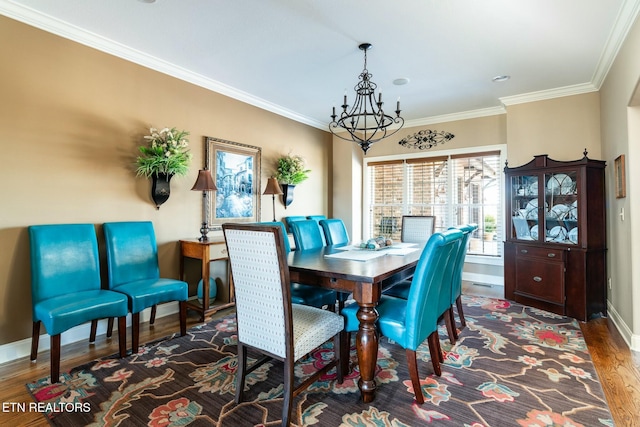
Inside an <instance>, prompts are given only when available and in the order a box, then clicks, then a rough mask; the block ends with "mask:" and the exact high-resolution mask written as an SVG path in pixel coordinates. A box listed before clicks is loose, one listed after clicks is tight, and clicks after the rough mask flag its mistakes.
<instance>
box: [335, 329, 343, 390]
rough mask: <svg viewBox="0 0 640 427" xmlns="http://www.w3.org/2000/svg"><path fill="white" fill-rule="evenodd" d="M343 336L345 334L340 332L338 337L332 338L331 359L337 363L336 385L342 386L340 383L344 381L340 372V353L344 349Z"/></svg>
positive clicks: (341, 356) (341, 355)
mask: <svg viewBox="0 0 640 427" xmlns="http://www.w3.org/2000/svg"><path fill="white" fill-rule="evenodd" d="M345 335H346V332H344V331H342V332H340V333H339V334H338V335H336V336H335V337H333V358H334V359H335V360H336V361H337V362H338V365H337V366H336V374H337V377H338V378H337V380H338V384H342V381H343V379H344V371H343V370H342V367H343V364H342V358H343V356H344V353H342V350H343V349H344V340H345Z"/></svg>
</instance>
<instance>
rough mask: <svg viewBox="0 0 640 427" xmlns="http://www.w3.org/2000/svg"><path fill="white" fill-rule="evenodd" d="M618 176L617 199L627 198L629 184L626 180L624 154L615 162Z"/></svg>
mask: <svg viewBox="0 0 640 427" xmlns="http://www.w3.org/2000/svg"><path fill="white" fill-rule="evenodd" d="M614 167H615V174H616V199H621V198H623V197H627V182H626V178H625V166H624V154H621V155H619V156H618V157H617V158H616V160H615V161H614Z"/></svg>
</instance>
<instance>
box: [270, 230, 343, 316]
mask: <svg viewBox="0 0 640 427" xmlns="http://www.w3.org/2000/svg"><path fill="white" fill-rule="evenodd" d="M259 224H262V225H277V226H278V227H280V230H281V231H282V238H283V241H284V249H285V253H287V254H288V253H289V252H291V245H290V244H289V239H288V238H287V233H286V230H285V228H284V224H283V223H281V222H279V221H267V222H260V223H259ZM336 297H337V296H336V291H333V290H331V289H325V288H320V287H318V286H311V285H304V284H302V283H295V282H293V283H291V302H292V303H293V304H304V305H310V306H312V307H317V308H322V307H324V306H327V307H328V308H329V309H330V310H331V311H335V305H336V304H335V302H336Z"/></svg>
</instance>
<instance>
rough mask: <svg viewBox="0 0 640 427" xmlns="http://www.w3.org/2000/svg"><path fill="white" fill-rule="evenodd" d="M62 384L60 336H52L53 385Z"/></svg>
mask: <svg viewBox="0 0 640 427" xmlns="http://www.w3.org/2000/svg"><path fill="white" fill-rule="evenodd" d="M58 382H60V334H58V335H51V384H54V383H58Z"/></svg>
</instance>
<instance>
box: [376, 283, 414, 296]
mask: <svg viewBox="0 0 640 427" xmlns="http://www.w3.org/2000/svg"><path fill="white" fill-rule="evenodd" d="M410 290H411V280H403V281H402V282H399V283H396V284H395V285H393V286H392V287H390V288H389V289H387V290H386V291H384V292H383V294H384V295H388V296H390V297H396V298H404V299H407V298H409V291H410Z"/></svg>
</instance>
